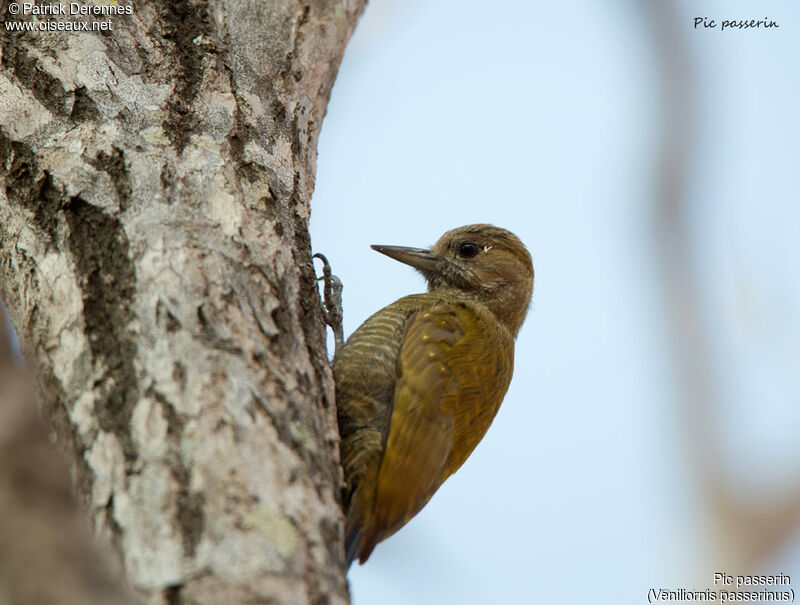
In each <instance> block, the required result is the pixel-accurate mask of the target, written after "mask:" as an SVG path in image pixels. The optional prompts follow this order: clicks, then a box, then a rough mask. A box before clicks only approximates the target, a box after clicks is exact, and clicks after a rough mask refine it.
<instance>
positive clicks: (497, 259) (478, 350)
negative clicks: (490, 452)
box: [333, 224, 533, 566]
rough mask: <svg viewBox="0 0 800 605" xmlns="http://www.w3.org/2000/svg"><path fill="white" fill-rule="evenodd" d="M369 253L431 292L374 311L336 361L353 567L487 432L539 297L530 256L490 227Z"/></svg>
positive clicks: (348, 544) (418, 506) (405, 519)
mask: <svg viewBox="0 0 800 605" xmlns="http://www.w3.org/2000/svg"><path fill="white" fill-rule="evenodd" d="M372 248H373V249H374V250H377V251H378V252H381V253H383V254H385V255H386V256H389V257H391V258H393V259H395V260H398V261H400V262H402V263H405V264H407V265H411V266H412V267H414V268H415V269H417V270H418V271H419V272H420V273H422V275H423V276H424V277H425V279H426V280H427V282H428V291H427V292H426V293H425V294H414V295H411V296H406V297H404V298H401V299H400V300H398V301H396V302H394V303H392V304H391V305H389V306H388V307H385V308H383V309H381V310H380V311H378V312H377V313H375V314H374V315H373V316H372V317H370V318H369V319H367V320H366V321H365V322H364V323H363V324H362V325H361V326H360V327H359V328H358V329H357V330H356V331H355V332H354V333H353V334H352V336H350V338H349V339H348V340H347V342H346V343H345V344H344V345H343V346H341V347H337V350H336V353H335V356H334V361H333V375H334V378H335V381H336V404H337V408H338V420H339V432H340V435H341V439H342V441H341V459H342V467H343V469H344V479H345V488H344V504H345V514H346V521H345V554H346V557H347V564H348V566H349V565H350V564H351V563H352V562H353V560H354V559H356V558H358V559H359V561H360V562H361V563H364V562H365V561H366V560H367V558H368V557H369V556H370V553H372V550H373V548H375V545H376V544H378V543H379V542H381V541H382V540H385V539H386V538H388V537H389V536H391V535H392V534H393V533H395V532H396V531H397V530H399V529H400V528H401V527H402V526H403V525H405V524H406V523H407V522H408V521H409V520H410V519H411V518H412V517H413V516H414V515H416V514H417V513H418V512H419V511H420V510H421V509H422V507H423V506H425V504H427V502H428V500H430V498H431V496H433V494H434V492H436V490H437V489H438V488H439V486H440V485H441V484H442V482H443V481H444V480H445V479H447V478H448V477H449V476H450V475H452V474H453V473H454V472H456V470H458V468H459V467H460V466H461V465H462V464H463V463H464V461H465V460H466V459H467V457H468V456H469V455H470V453H471V452H472V450H473V449H475V446H476V445H478V442H479V441H480V440H481V439H482V438H483V436H484V434H486V431H487V429H488V428H489V425H490V424H491V422H492V419H493V418H494V416H495V414H496V413H497V410H498V408H499V407H500V403H501V402H502V401H503V397H504V395H505V393H506V390H507V389H508V385H509V382H510V381H511V374H512V370H513V363H514V340H515V339H516V336H517V333H518V332H519V329H520V326H522V322H523V320H524V319H525V315H526V314H527V311H528V306H529V304H530V300H531V294H532V291H533V263H532V262H531V255H530V254H529V253H528V251H527V250H526V249H525V246H524V245H523V244H522V242H521V241H520V240H519V238H517V236H515V235H514V234H513V233H511V232H509V231H506V230H505V229H501V228H499V227H495V226H493V225H484V224H481V225H467V226H465V227H459V228H457V229H453V230H451V231H448V232H447V233H445V234H444V235H443V236H442V237H441V238H440V239H439V241H438V242H436V244H435V245H434V246H433V247H432V248H430V249H421V248H407V247H403V246H372Z"/></svg>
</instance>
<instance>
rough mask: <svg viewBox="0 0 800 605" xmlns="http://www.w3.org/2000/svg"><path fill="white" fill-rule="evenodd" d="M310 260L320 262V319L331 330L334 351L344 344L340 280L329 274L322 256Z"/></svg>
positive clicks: (326, 262)
mask: <svg viewBox="0 0 800 605" xmlns="http://www.w3.org/2000/svg"><path fill="white" fill-rule="evenodd" d="M312 258H318V259H320V260H321V261H322V277H318V278H317V281H320V280H322V281H324V282H325V285H324V287H323V289H322V293H323V301H324V302H323V305H322V317H323V319H324V320H325V323H326V324H328V325H329V326H330V327H331V329H332V330H333V340H334V342H335V343H336V351H338V350H339V348H340V347H341V346H342V345H343V344H344V328H343V326H342V316H343V311H342V280H340V279H339V278H338V277H336V276H335V275H334V274H333V273H331V265H330V263H328V259H327V258H325V255H324V254H320V253H317V254H315V255H314V256H313V257H312Z"/></svg>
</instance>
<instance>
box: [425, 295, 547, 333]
mask: <svg viewBox="0 0 800 605" xmlns="http://www.w3.org/2000/svg"><path fill="white" fill-rule="evenodd" d="M429 291H430V292H431V293H435V294H443V295H445V296H447V297H451V296H452V297H453V298H456V299H459V300H468V301H470V302H473V303H477V304H479V305H481V306H483V307H486V308H487V309H488V310H489V311H490V312H491V313H492V315H494V316H495V317H496V318H497V321H498V322H500V323H501V324H502V325H503V326H504V327H505V328H506V329H508V331H509V332H511V336H512V337H513V338H515V339H516V337H517V333H518V332H519V329H520V328H521V327H522V322H523V321H525V316H526V315H527V314H528V306H529V305H530V300H531V284H530V283H528V282H515V283H506V284H503V285H502V287H497V288H496V289H493V290H462V289H460V288H452V287H439V288H432V289H430V290H429Z"/></svg>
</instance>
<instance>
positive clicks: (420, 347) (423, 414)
mask: <svg viewBox="0 0 800 605" xmlns="http://www.w3.org/2000/svg"><path fill="white" fill-rule="evenodd" d="M482 332H483V330H481V326H480V322H479V320H478V318H477V317H476V315H475V314H474V313H473V312H472V311H471V310H470V309H469V308H468V307H466V306H464V305H459V304H439V305H435V306H433V307H431V308H429V309H425V310H420V311H417V312H416V313H415V314H414V315H412V316H411V317H410V318H409V321H408V323H407V325H406V332H405V335H404V338H403V344H402V347H401V349H400V353H399V356H398V379H397V383H396V385H395V389H394V401H393V409H392V417H391V424H390V428H389V435H388V439H387V442H386V449H385V451H384V454H383V459H382V461H381V466H380V471H379V473H378V480H377V486H376V492H375V496H374V505H373V509H372V515H370V522H369V526H368V527H364V528H362V530H363V535H362V540H361V548H360V553H359V558H360V559H361V561H362V562H363V561H364V560H366V558H367V557H368V556H369V554H370V553H371V552H372V549H373V548H374V546H375V545H376V544H377V543H378V542H380V541H381V540H383V539H385V538H387V537H388V536H390V535H391V534H393V533H394V532H395V531H397V530H398V529H399V528H400V527H402V526H403V525H404V524H405V523H406V522H407V521H408V520H409V519H411V517H413V516H414V515H415V514H416V513H417V512H419V511H420V509H422V507H423V506H424V505H425V504H426V503H427V502H428V500H429V499H430V498H431V496H433V494H434V492H435V491H436V489H437V488H438V487H439V485H440V484H441V482H442V481H443V480H444V479H445V476H443V470H444V468H445V463H446V461H447V459H448V456H449V454H450V452H451V450H452V449H453V446H454V440H455V439H456V435H455V431H454V410H453V409H452V408H453V405H452V403H453V401H454V397H455V400H457V399H458V397H459V393H460V392H462V391H463V390H464V389H471V388H474V387H475V386H476V385H473V384H472V383H473V382H474V380H475V376H472V375H471V372H470V371H469V370H470V369H469V368H467V371H465V368H463V367H459V365H458V362H459V361H463V360H464V357H463V354H462V353H461V351H463V350H464V348H465V347H466V348H467V350H468V349H470V348H472V347H477V348H478V349H480V348H482V347H483V346H485V342H482Z"/></svg>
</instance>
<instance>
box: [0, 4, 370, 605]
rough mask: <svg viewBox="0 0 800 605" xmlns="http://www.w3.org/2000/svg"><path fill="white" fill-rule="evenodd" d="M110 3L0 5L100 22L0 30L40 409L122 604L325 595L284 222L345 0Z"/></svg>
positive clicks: (7, 150) (341, 580) (6, 129)
mask: <svg viewBox="0 0 800 605" xmlns="http://www.w3.org/2000/svg"><path fill="white" fill-rule="evenodd" d="M64 5H65V6H67V7H69V4H68V3H65V4H64ZM110 5H112V6H120V5H121V6H131V8H132V14H130V15H114V16H90V17H69V16H67V17H63V16H46V17H43V16H33V15H24V14H18V15H13V14H11V13H10V12H9V6H10V5H9V4H8V3H6V6H5V7H4V9H2V10H4V11H5V13H4V14H2V18H3V20H5V21H6V22H24V23H34V24H35V23H38V22H39V21H47V20H49V22H50V23H55V22H56V21H58V20H60V21H62V22H67V21H69V22H72V21H70V20H71V19H78V20H83V21H86V22H87V23H89V24H90V27H91V23H92V22H93V21H105V20H107V21H109V23H110V26H111V28H112V30H111V31H107V30H106V31H100V32H73V31H34V32H25V33H19V32H15V33H9V32H8V31H5V29H6V28H5V27H4V28H3V30H4V31H3V33H2V36H3V37H2V66H1V67H0V296H2V297H3V298H4V299H5V300H6V302H7V304H8V307H9V311H10V315H11V318H12V320H13V322H14V324H15V326H16V327H17V331H18V334H19V337H20V341H21V344H22V350H23V353H24V354H25V356H26V357H27V359H28V362H29V364H30V365H31V366H32V367H33V368H34V369H35V371H36V373H37V378H38V383H39V386H40V396H41V399H42V404H43V408H44V415H45V417H46V419H47V420H48V424H49V426H50V428H51V432H52V434H53V436H54V438H55V440H56V442H57V443H58V445H59V446H60V448H61V449H62V451H63V452H65V454H66V457H67V458H68V460H69V461H70V462H71V465H72V469H73V479H74V483H75V486H76V490H77V492H78V494H79V496H80V498H81V499H82V503H83V504H84V506H85V507H86V509H87V510H88V511H90V514H91V516H92V518H93V520H94V525H95V529H96V531H97V533H98V534H99V535H100V536H101V537H103V538H104V539H106V540H107V541H108V542H109V543H111V544H112V545H113V548H114V551H115V552H116V553H118V555H119V557H120V559H121V562H122V564H123V566H124V569H125V571H126V575H127V578H128V580H129V582H130V584H131V585H132V586H133V587H134V589H135V590H136V591H137V592H138V593H139V594H140V595H142V596H143V597H144V600H145V601H146V602H150V603H201V602H202V603H240V602H241V603H244V602H285V603H321V602H333V603H341V602H345V601H346V600H347V587H346V582H345V569H344V561H343V555H342V528H341V510H340V504H339V488H340V471H339V465H338V432H337V429H336V414H335V406H334V398H333V381H332V377H331V373H330V368H329V364H328V360H327V357H326V351H325V335H324V327H323V324H322V322H321V316H320V313H319V307H318V305H319V300H318V298H319V297H318V294H317V290H316V285H315V280H314V272H313V266H312V263H311V249H310V240H309V235H308V216H309V199H310V196H311V193H312V189H313V183H314V172H315V163H316V145H317V138H318V135H319V129H320V125H321V122H322V118H323V115H324V113H325V107H326V103H327V100H328V97H329V95H330V90H331V86H332V84H333V81H334V78H335V76H336V71H337V69H338V65H339V62H340V60H341V57H342V53H343V51H344V48H345V45H346V42H347V40H348V39H349V36H350V34H351V33H352V31H353V28H354V26H355V23H356V21H357V18H358V16H359V14H360V13H361V11H362V10H363V6H364V1H363V0H345V1H344V2H341V3H340V2H333V1H328V0H281V1H275V2H262V1H246V0H240V1H237V0H213V1H208V2H206V1H204V0H178V1H176V2H167V1H163V2H149V1H138V2H136V3H135V4H131V5H128V4H126V3H125V2H120V3H110ZM18 6H22V5H21V4H20V5H18Z"/></svg>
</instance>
